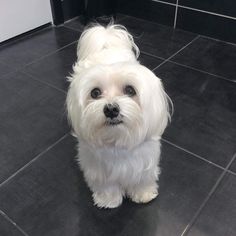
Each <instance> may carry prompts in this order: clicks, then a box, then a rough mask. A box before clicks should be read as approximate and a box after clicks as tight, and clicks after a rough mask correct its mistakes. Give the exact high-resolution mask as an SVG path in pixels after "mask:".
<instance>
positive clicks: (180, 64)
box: [140, 36, 236, 83]
mask: <svg viewBox="0 0 236 236" xmlns="http://www.w3.org/2000/svg"><path fill="white" fill-rule="evenodd" d="M200 37H202V36H200ZM222 42H223V41H222ZM140 52H141V53H142V54H144V55H147V56H150V57H154V58H157V59H161V60H163V61H164V60H166V59H165V58H163V57H159V56H156V55H154V54H151V53H148V52H144V51H140ZM168 62H170V63H173V64H176V65H179V66H183V67H186V68H189V69H192V70H195V71H199V72H201V73H204V74H208V75H211V76H214V77H216V78H217V79H223V80H225V81H228V82H232V83H236V80H230V79H228V78H226V77H223V76H221V75H216V74H212V73H210V72H207V71H205V70H200V69H197V68H195V67H192V66H188V65H185V64H182V63H179V62H175V61H172V60H169V61H168Z"/></svg>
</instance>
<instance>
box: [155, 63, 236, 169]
mask: <svg viewBox="0 0 236 236" xmlns="http://www.w3.org/2000/svg"><path fill="white" fill-rule="evenodd" d="M155 72H156V74H157V76H159V77H160V78H161V79H162V80H163V83H164V87H165V88H166V90H167V93H168V94H169V96H170V97H171V99H172V100H173V103H174V110H175V112H174V116H173V119H172V122H171V125H170V126H169V127H168V128H167V130H166V132H165V134H164V137H165V138H166V139H167V140H169V141H171V142H173V143H175V144H177V145H179V146H181V147H183V148H186V149H187V150H189V151H191V152H193V153H196V154H198V155H200V156H202V157H204V158H206V159H208V160H209V161H212V162H214V163H217V164H219V165H222V166H226V165H227V164H228V163H229V161H230V160H231V158H232V156H233V154H234V153H235V152H236V149H235V148H236V146H235V140H236V126H235V124H236V113H235V100H236V90H235V85H234V84H233V83H232V82H228V81H225V80H222V79H217V78H215V77H213V76H210V75H207V74H204V73H201V72H198V71H194V70H192V69H188V68H185V67H182V66H178V65H176V64H173V63H166V64H164V65H163V66H161V67H160V68H158V69H157V70H156V71H155Z"/></svg>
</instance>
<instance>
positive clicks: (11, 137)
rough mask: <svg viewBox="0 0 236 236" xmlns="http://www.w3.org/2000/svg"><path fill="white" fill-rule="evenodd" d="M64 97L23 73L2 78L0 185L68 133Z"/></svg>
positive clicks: (0, 83)
mask: <svg viewBox="0 0 236 236" xmlns="http://www.w3.org/2000/svg"><path fill="white" fill-rule="evenodd" d="M64 104H65V95H64V94H63V93H62V92H59V91H57V90H55V89H51V88H50V87H48V86H46V85H43V84H41V83H39V82H36V81H34V80H32V78H30V77H28V76H26V75H25V74H21V73H20V72H17V73H11V74H9V75H6V76H4V77H2V78H1V79H0V140H1V148H0V157H1V158H0V183H1V182H2V181H4V180H5V179H6V178H8V177H9V176H10V175H12V174H13V173H14V172H15V171H17V170H18V169H19V168H21V167H22V166H24V165H25V164H26V163H27V162H29V161H30V160H31V159H32V158H34V157H35V156H36V155H38V154H39V153H40V152H42V151H43V150H45V149H46V148H47V147H48V146H49V145H51V144H52V143H54V142H55V141H57V140H58V139H59V138H60V137H62V136H63V135H64V134H65V133H67V132H68V130H69V129H68V126H67V121H66V117H65V107H64Z"/></svg>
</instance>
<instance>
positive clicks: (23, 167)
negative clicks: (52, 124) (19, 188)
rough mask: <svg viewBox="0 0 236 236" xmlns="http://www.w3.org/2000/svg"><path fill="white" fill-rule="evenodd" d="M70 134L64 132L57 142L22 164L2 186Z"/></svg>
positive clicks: (0, 185)
mask: <svg viewBox="0 0 236 236" xmlns="http://www.w3.org/2000/svg"><path fill="white" fill-rule="evenodd" d="M68 135H69V132H68V133H66V134H64V135H63V136H62V137H61V138H59V139H58V140H57V141H56V142H54V143H53V144H51V145H50V146H49V147H47V148H46V149H45V150H44V151H42V152H40V153H39V154H38V155H36V156H35V157H34V158H33V159H32V160H31V161H29V162H27V163H26V164H25V165H24V166H22V167H21V168H20V169H18V170H17V171H16V172H15V173H13V174H12V175H11V176H9V177H8V178H7V179H6V180H4V181H3V182H2V183H0V188H1V187H3V185H4V184H6V183H8V182H9V181H10V180H11V179H12V178H14V177H15V176H16V175H17V174H18V173H20V172H21V171H22V170H24V169H25V168H27V167H28V166H30V165H31V164H32V163H33V162H35V161H36V160H37V159H38V158H40V157H41V156H42V155H44V154H45V153H47V152H48V151H49V150H51V149H52V148H53V147H55V146H56V145H57V144H58V143H60V142H61V141H62V140H63V139H65V138H66V137H67V136H68Z"/></svg>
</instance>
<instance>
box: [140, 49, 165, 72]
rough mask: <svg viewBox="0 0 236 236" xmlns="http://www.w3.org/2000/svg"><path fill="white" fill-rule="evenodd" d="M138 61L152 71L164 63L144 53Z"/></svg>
mask: <svg viewBox="0 0 236 236" xmlns="http://www.w3.org/2000/svg"><path fill="white" fill-rule="evenodd" d="M138 60H139V61H140V63H141V64H142V65H144V66H146V67H147V68H149V69H150V70H153V69H154V68H155V67H156V66H158V65H159V64H161V63H162V62H163V60H162V59H160V58H156V57H152V56H149V55H146V54H143V53H141V54H140V56H139V58H138Z"/></svg>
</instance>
